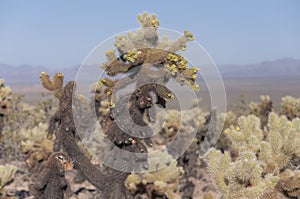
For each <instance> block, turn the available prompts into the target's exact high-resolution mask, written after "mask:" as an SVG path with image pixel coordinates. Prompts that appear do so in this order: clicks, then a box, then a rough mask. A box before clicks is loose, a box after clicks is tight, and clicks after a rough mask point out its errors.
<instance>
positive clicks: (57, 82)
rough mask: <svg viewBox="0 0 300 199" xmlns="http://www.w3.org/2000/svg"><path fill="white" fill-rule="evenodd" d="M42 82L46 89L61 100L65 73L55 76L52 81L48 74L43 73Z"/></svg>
mask: <svg viewBox="0 0 300 199" xmlns="http://www.w3.org/2000/svg"><path fill="white" fill-rule="evenodd" d="M40 80H41V82H42V85H43V86H44V88H46V89H47V90H48V91H51V92H52V93H53V95H54V96H55V97H56V98H58V99H59V98H60V97H61V95H62V88H63V83H64V74H63V73H56V74H55V75H54V76H53V79H52V80H50V76H49V75H48V74H47V73H45V72H41V75H40Z"/></svg>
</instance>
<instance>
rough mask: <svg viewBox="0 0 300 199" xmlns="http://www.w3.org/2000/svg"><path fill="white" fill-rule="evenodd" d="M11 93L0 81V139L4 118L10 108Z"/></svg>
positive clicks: (0, 80) (1, 80) (2, 81)
mask: <svg viewBox="0 0 300 199" xmlns="http://www.w3.org/2000/svg"><path fill="white" fill-rule="evenodd" d="M11 100H12V91H11V89H10V88H9V87H8V86H5V85H4V80H3V79H0V139H1V135H2V134H1V132H2V129H3V127H4V116H5V115H7V114H8V113H9V111H10V109H11V107H12V103H11Z"/></svg>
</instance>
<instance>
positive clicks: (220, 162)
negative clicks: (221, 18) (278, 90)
mask: <svg viewBox="0 0 300 199" xmlns="http://www.w3.org/2000/svg"><path fill="white" fill-rule="evenodd" d="M138 21H139V22H140V24H141V26H142V28H141V29H139V30H138V31H136V32H132V33H128V35H123V36H117V37H116V38H115V44H114V45H115V47H116V50H108V51H107V53H106V56H107V62H105V63H104V64H103V65H102V68H103V70H105V72H106V74H107V77H105V78H101V79H100V80H99V82H97V83H96V84H95V86H94V87H93V88H92V89H91V92H93V93H94V94H95V98H93V99H84V98H83V97H82V96H77V95H75V94H74V89H75V87H76V82H74V81H71V82H67V83H64V75H63V74H62V73H57V74H55V75H54V76H53V77H52V79H51V78H50V76H49V75H48V74H47V73H44V72H42V73H41V76H40V80H41V83H42V85H43V86H44V88H45V89H46V90H47V91H49V92H50V93H51V94H52V95H49V94H43V100H41V102H40V103H39V104H38V105H36V106H33V105H29V104H26V103H24V102H23V100H22V96H16V95H14V93H13V91H11V89H10V88H9V87H8V86H6V85H5V84H4V81H3V80H0V139H1V141H0V142H1V145H0V198H11V199H12V198H34V197H35V198H51V199H62V198H72V199H75V198H99V199H100V198H102V199H106V198H107V199H116V198H136V199H138V198H140V199H142V198H155V199H159V198H161V199H162V198H170V199H177V198H185V199H188V198H206V199H209V198H210V199H213V198H226V199H227V198H228V199H231V198H244V199H254V198H259V199H269V198H297V197H298V198H299V196H300V118H299V117H300V99H297V98H293V97H291V96H286V97H284V98H282V100H281V104H280V105H278V106H280V107H279V108H277V109H275V108H274V103H273V102H272V99H271V98H270V97H269V96H261V101H259V102H250V103H246V102H245V100H244V99H243V98H241V100H240V105H239V107H238V108H237V109H234V110H229V111H228V112H227V113H221V114H217V113H216V111H215V110H211V111H210V112H207V111H205V109H204V108H203V109H201V108H199V105H198V102H197V103H195V104H191V107H190V109H188V110H181V111H179V110H175V109H168V110H167V111H165V112H163V113H159V114H157V115H156V114H155V112H154V113H153V112H152V110H153V109H151V108H152V107H154V106H159V107H161V108H162V109H166V107H167V104H168V102H169V101H171V100H173V101H176V100H177V98H176V96H174V93H172V91H171V90H169V89H168V88H167V87H166V86H165V85H166V84H167V83H168V82H169V80H170V79H174V80H175V81H176V82H178V83H179V84H180V85H188V86H187V89H194V90H198V89H199V85H198V84H197V83H196V79H197V74H198V71H197V69H196V67H194V66H190V65H189V63H188V62H187V61H186V60H185V58H184V57H182V56H181V55H180V53H179V51H180V50H182V51H184V50H185V49H186V48H187V43H188V42H189V41H192V40H194V39H195V38H194V37H193V35H192V34H191V33H190V32H188V31H184V35H183V36H182V37H180V38H178V39H176V40H174V41H171V40H168V38H163V39H162V40H159V38H158V35H157V28H158V26H159V21H158V19H157V18H156V15H154V14H148V13H143V14H140V15H138ZM149 64H150V66H151V67H149ZM153 67H155V70H153ZM128 73H129V74H130V75H129V76H128V77H125V78H124V76H121V77H120V74H128ZM133 82H136V89H135V91H134V92H133V93H132V94H131V95H130V96H127V95H125V96H122V97H120V99H118V100H117V99H116V96H115V92H116V90H118V89H122V87H124V86H125V85H130V84H132V83H133ZM149 82H159V84H156V83H149ZM144 83H147V84H144ZM200 104H201V102H200ZM72 105H76V106H75V107H74V106H72ZM81 106H88V107H89V108H90V109H92V110H95V112H96V116H97V122H96V124H95V128H94V129H93V132H92V133H91V134H90V135H89V140H88V141H89V150H87V149H86V146H85V144H84V143H82V140H81V139H80V136H79V135H78V132H77V129H76V124H75V123H76V121H75V120H74V117H73V109H74V108H76V109H78V110H81V109H80V108H81ZM124 107H126V110H128V112H129V114H130V116H131V119H132V121H133V122H134V124H136V125H138V126H142V127H144V129H148V130H147V131H145V132H139V131H137V130H136V129H135V126H133V125H132V124H131V123H130V122H129V121H127V119H128V118H127V115H126V114H125V113H124V111H123V109H124ZM181 115H185V116H186V117H184V118H181ZM75 119H80V120H83V121H88V120H89V118H87V117H86V116H85V117H84V116H83V117H82V118H75ZM120 120H123V122H124V123H121V124H127V125H124V126H122V128H121V127H120V126H119V125H120V123H119V122H120ZM155 121H164V122H161V123H159V122H158V123H156V122H155ZM221 121H225V122H224V126H223V127H220V126H222V125H221V123H222V122H221ZM209 125H211V126H212V128H209ZM150 126H151V127H152V128H147V127H150ZM153 129H159V130H158V132H153ZM218 129H219V130H221V132H222V134H221V136H220V138H219V140H218V142H217V144H216V145H215V146H214V148H213V149H212V150H211V151H210V153H209V154H208V155H207V156H206V157H205V158H204V160H203V159H200V158H199V153H200V151H201V144H202V143H203V140H204V138H205V137H207V136H211V135H214V131H217V130H218ZM128 131H130V132H131V133H134V134H127V133H126V132H128ZM192 132H195V133H194V137H193V138H192V142H191V144H190V146H189V147H188V148H187V149H186V150H184V153H183V154H182V155H181V156H180V157H179V158H178V159H176V160H175V161H173V160H174V157H175V154H177V153H180V151H182V150H183V149H184V147H185V145H184V144H183V143H184V142H183V141H184V140H188V139H190V136H191V133H192ZM139 133H140V134H142V135H143V136H145V135H147V136H150V138H143V137H138V136H134V135H138V134H139ZM154 133H156V134H155V135H153V134H154ZM208 140H211V141H213V138H208ZM107 141H110V143H112V144H111V145H109V144H107V143H108V142H107ZM169 142H174V143H175V145H173V146H171V147H167V145H168V143H169ZM95 143H96V144H95ZM174 146H175V147H174ZM115 148H119V149H122V151H117V152H116V153H120V154H118V157H122V158H121V159H118V160H111V159H109V158H110V157H107V156H105V155H104V154H106V153H107V151H113V149H115ZM155 150H161V151H162V152H160V155H159V158H158V159H157V157H154V156H152V153H151V152H153V151H155ZM124 151H126V152H134V153H138V154H142V155H141V156H140V155H136V156H135V155H132V154H131V155H128V154H127V153H124ZM95 154H98V155H97V157H98V158H99V157H101V158H100V159H101V160H106V161H108V162H110V163H111V165H114V166H115V167H114V168H110V167H108V166H107V165H105V164H103V162H99V161H98V160H99V159H95V157H94V155H95ZM155 158H156V161H155V164H153V161H149V160H151V159H155ZM136 165H138V166H136ZM116 167H118V168H119V169H115V168H116ZM139 171H143V172H142V173H139Z"/></svg>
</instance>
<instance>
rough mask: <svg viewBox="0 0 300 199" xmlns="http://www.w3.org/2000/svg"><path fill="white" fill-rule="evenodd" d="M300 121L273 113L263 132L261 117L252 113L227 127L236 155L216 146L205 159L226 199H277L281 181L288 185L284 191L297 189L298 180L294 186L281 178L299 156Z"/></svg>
mask: <svg viewBox="0 0 300 199" xmlns="http://www.w3.org/2000/svg"><path fill="white" fill-rule="evenodd" d="M299 122H300V120H299V119H298V118H297V119H294V120H293V121H288V120H287V118H286V117H285V116H281V117H279V116H278V115H276V114H275V113H271V114H270V115H269V118H268V124H267V129H265V131H263V130H262V129H261V127H260V126H261V125H260V120H259V119H258V118H257V117H255V116H253V115H250V116H248V117H240V118H239V119H238V125H237V126H231V127H230V128H229V129H226V130H225V133H226V135H227V136H228V138H229V139H230V141H231V143H232V149H231V150H232V151H234V153H231V154H234V155H231V154H230V153H229V152H228V151H225V152H224V153H221V152H220V151H218V150H216V149H213V150H212V151H211V152H210V153H209V155H208V157H207V159H206V161H207V163H208V168H209V171H210V172H211V174H212V176H213V177H214V179H215V181H216V184H217V185H218V188H219V189H220V191H221V192H222V193H223V194H224V196H225V198H249V199H250V198H274V197H276V196H277V192H278V191H281V189H279V188H278V186H280V185H281V184H284V186H289V187H288V188H287V187H285V188H283V190H285V191H286V190H293V191H294V190H298V187H299V184H297V183H298V182H297V180H295V181H291V182H293V183H291V185H287V183H286V181H285V183H283V182H282V181H281V180H282V179H284V178H283V177H282V176H286V175H283V174H282V172H284V173H285V172H287V171H285V168H286V167H287V166H288V163H289V162H291V161H292V160H293V159H297V158H299V152H300V129H299ZM294 172H296V173H298V171H294ZM288 176H289V177H291V176H294V175H291V174H290V175H288ZM295 176H297V175H295ZM296 178H297V177H296ZM291 179H294V178H292V177H291ZM281 187H283V185H281Z"/></svg>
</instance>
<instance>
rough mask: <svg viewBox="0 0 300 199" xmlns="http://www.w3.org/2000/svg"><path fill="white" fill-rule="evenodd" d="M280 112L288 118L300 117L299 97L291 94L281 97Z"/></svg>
mask: <svg viewBox="0 0 300 199" xmlns="http://www.w3.org/2000/svg"><path fill="white" fill-rule="evenodd" d="M280 114H281V115H286V117H287V118H288V119H289V120H292V119H294V118H295V117H300V98H294V97H291V96H286V97H283V98H281V104H280Z"/></svg>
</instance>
